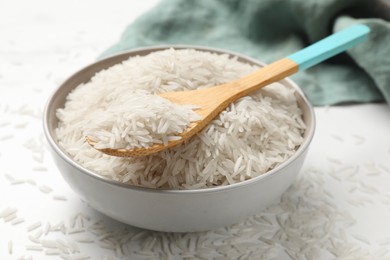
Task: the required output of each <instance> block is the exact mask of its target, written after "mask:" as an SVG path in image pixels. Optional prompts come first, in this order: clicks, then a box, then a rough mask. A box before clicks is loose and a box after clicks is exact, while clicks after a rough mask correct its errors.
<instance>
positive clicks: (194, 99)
mask: <svg viewBox="0 0 390 260" xmlns="http://www.w3.org/2000/svg"><path fill="white" fill-rule="evenodd" d="M369 31H370V29H369V28H368V27H367V26H365V25H354V26H352V27H349V28H347V29H344V30H342V31H340V32H337V33H335V34H332V35H330V36H328V37H326V38H324V39H323V40H321V41H319V42H317V43H314V44H312V45H310V46H308V47H306V48H304V49H302V50H300V51H298V52H296V53H294V54H292V55H289V56H287V57H286V58H283V59H281V60H278V61H276V62H274V63H271V64H270V65H267V66H265V67H263V68H260V69H258V70H257V71H255V72H253V73H251V74H249V75H247V76H245V77H243V78H241V79H239V80H236V81H233V82H229V83H226V84H223V85H219V86H215V87H212V88H207V89H197V90H190V91H180V92H170V93H162V94H159V96H161V97H164V98H166V99H168V100H170V101H171V102H173V103H177V104H181V105H185V104H191V105H196V106H198V107H199V109H196V110H195V112H196V113H198V114H199V115H200V116H201V117H202V119H201V120H199V121H196V122H192V123H191V124H190V125H189V126H188V128H187V129H186V130H185V131H184V132H183V133H179V134H178V136H181V137H182V138H181V139H180V140H175V141H170V142H168V144H167V145H163V144H154V145H152V146H150V147H147V148H134V149H98V150H99V151H101V152H103V153H106V154H108V155H113V156H119V157H132V156H146V155H150V154H153V153H157V152H159V151H162V150H165V149H168V148H171V147H173V146H175V145H178V144H180V143H182V142H184V141H186V140H188V139H189V138H190V137H192V136H193V135H195V134H196V133H198V132H199V131H201V130H202V129H203V128H204V127H205V126H207V125H208V124H209V123H210V122H211V121H212V120H213V119H214V118H215V117H216V116H217V115H218V114H219V113H220V112H222V111H223V110H224V109H225V108H226V107H228V106H229V104H231V103H233V102H234V101H236V100H237V99H239V98H241V97H243V96H246V95H249V94H251V93H253V92H254V91H256V90H258V89H260V88H262V87H264V86H266V85H269V84H270V83H273V82H276V81H279V80H282V79H284V78H285V77H287V76H290V75H292V74H294V73H296V72H298V71H300V70H304V69H307V68H309V67H311V66H313V65H315V64H318V63H320V62H322V61H324V60H326V59H328V58H330V57H332V56H334V55H336V54H338V53H340V52H343V51H345V50H347V49H349V48H351V47H353V46H355V45H357V44H358V43H361V42H363V41H364V40H365V39H366V38H367V35H368V33H369ZM86 140H87V142H88V143H89V144H90V145H91V146H94V145H95V144H96V143H95V142H94V141H93V139H92V138H91V137H89V136H87V137H86Z"/></svg>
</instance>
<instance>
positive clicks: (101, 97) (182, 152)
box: [56, 49, 305, 189]
mask: <svg viewBox="0 0 390 260" xmlns="http://www.w3.org/2000/svg"><path fill="white" fill-rule="evenodd" d="M255 69H256V67H254V66H251V65H249V64H245V63H242V62H239V61H237V58H232V57H229V55H220V54H214V53H209V52H203V51H197V50H192V49H182V50H174V49H168V50H163V51H158V52H154V53H151V54H149V55H147V56H141V57H140V56H137V57H131V58H129V59H128V60H126V61H123V62H122V63H121V64H117V65H115V66H113V67H111V68H108V69H106V70H103V71H100V72H98V73H97V74H96V75H95V76H94V77H93V78H92V79H91V80H90V81H89V82H88V83H85V84H82V85H80V86H78V87H77V88H76V89H75V90H74V91H72V92H71V93H70V94H69V95H68V97H67V101H66V104H65V107H64V108H61V109H58V111H57V117H58V118H59V125H58V128H57V129H56V135H57V138H58V140H59V142H60V145H61V146H62V147H63V149H65V150H66V152H67V153H68V154H69V155H70V156H71V157H73V159H74V160H75V161H77V162H79V163H80V164H81V165H83V166H84V167H86V168H88V169H90V170H92V171H94V172H97V173H99V174H101V175H103V176H105V177H108V178H110V179H113V180H116V181H119V182H124V183H128V184H131V185H137V186H143V187H151V188H168V189H197V188H207V187H214V186H220V185H229V184H233V183H237V182H241V181H244V180H247V179H250V178H253V177H255V176H259V175H261V174H264V173H265V172H267V171H269V170H271V169H273V168H274V167H276V166H277V165H279V164H281V163H282V162H284V161H285V160H287V159H288V158H289V157H290V156H291V155H293V154H294V153H295V151H296V149H297V148H298V147H299V145H300V144H301V143H302V141H303V137H302V134H303V132H304V129H305V124H304V122H303V120H302V111H301V109H300V108H299V107H298V104H297V100H296V97H295V95H294V90H293V89H289V88H286V87H284V86H283V85H281V84H279V83H274V84H271V85H269V86H267V87H265V88H263V89H261V90H259V91H257V92H256V93H254V94H252V95H250V96H246V97H243V98H241V99H239V100H238V101H237V102H235V103H234V104H231V105H230V106H229V107H228V108H227V109H226V110H225V111H223V112H222V113H221V114H220V115H219V116H217V117H216V118H215V120H213V121H212V123H211V124H210V125H208V126H207V127H206V128H205V129H204V130H203V131H202V132H200V133H199V134H198V135H197V136H195V137H193V138H191V139H190V140H188V141H186V142H185V143H183V144H181V145H178V146H176V147H174V148H172V149H168V150H166V151H162V152H159V153H157V154H154V155H150V156H147V157H134V158H119V157H113V156H108V155H105V154H103V153H101V152H98V151H96V150H95V149H94V148H92V147H91V146H90V145H89V144H88V143H86V141H85V136H86V135H87V134H88V133H89V134H91V133H93V134H95V136H99V135H100V137H99V138H100V139H101V141H102V144H101V145H102V146H104V145H106V146H110V145H111V146H116V147H118V146H120V145H124V143H121V142H123V140H124V139H125V137H124V136H126V133H124V131H125V130H126V131H127V133H131V134H132V135H134V136H132V137H131V138H130V139H127V142H130V143H128V145H130V146H149V145H150V143H151V142H152V143H153V142H158V141H157V140H160V141H164V142H166V141H167V138H168V139H169V138H172V136H174V133H175V131H176V132H177V130H179V131H180V129H181V130H183V129H184V128H185V126H186V125H187V124H188V123H189V121H191V120H196V115H194V114H193V113H192V111H191V107H180V106H177V105H174V104H172V103H170V102H165V101H164V100H161V98H159V97H154V96H153V94H156V93H161V92H169V91H181V90H187V89H197V88H208V87H211V86H215V85H218V84H222V83H225V82H228V81H232V80H236V79H238V78H240V77H242V76H244V75H246V74H248V73H250V72H252V71H253V70H255ZM128 100H130V101H128ZM156 102H157V103H156ZM156 104H158V105H157V106H156ZM156 107H159V109H155V108H156ZM132 111H134V113H132ZM167 111H169V113H168V112H167ZM167 114H168V115H169V116H167ZM161 128H163V131H161ZM99 129H100V130H102V131H100V130H99ZM99 131H100V132H99ZM162 139H164V140H162Z"/></svg>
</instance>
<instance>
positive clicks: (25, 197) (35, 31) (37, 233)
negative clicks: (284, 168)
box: [0, 0, 390, 260]
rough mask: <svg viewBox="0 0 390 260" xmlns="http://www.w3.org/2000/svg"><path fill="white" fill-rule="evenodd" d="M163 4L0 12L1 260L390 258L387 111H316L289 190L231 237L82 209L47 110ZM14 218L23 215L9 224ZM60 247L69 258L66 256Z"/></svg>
mask: <svg viewBox="0 0 390 260" xmlns="http://www.w3.org/2000/svg"><path fill="white" fill-rule="evenodd" d="M156 2H157V1H151V0H143V1H126V0H114V1H109V2H108V1H76V0H68V1H61V2H60V1H50V0H37V1H27V0H25V1H21V0H16V1H1V2H0V147H1V150H0V259H2V260H3V259H62V258H61V257H63V258H64V259H68V258H66V257H69V256H71V257H73V258H69V259H158V258H162V259H211V258H213V259H228V258H229V257H228V256H230V258H232V259H261V257H263V259H335V258H336V257H338V258H337V259H390V223H389V219H390V135H389V130H390V108H389V106H388V105H385V104H367V105H350V106H340V107H330V108H316V109H315V112H316V117H317V129H316V133H315V137H314V140H313V143H312V146H311V149H310V151H309V154H308V157H307V160H306V162H305V164H304V167H303V169H302V171H301V173H300V175H299V178H298V179H297V180H296V182H295V183H294V185H293V187H292V188H291V189H290V190H289V191H288V192H287V193H286V194H285V195H284V196H283V200H282V202H281V203H280V204H276V205H273V206H271V207H270V208H269V209H266V210H264V212H261V213H259V215H257V216H255V217H252V218H250V219H248V220H247V221H244V222H242V223H238V224H237V225H234V226H232V227H227V228H221V229H219V230H216V231H210V232H203V233H192V234H165V233H158V232H152V231H145V230H141V229H137V228H134V227H129V226H126V225H124V224H121V223H118V222H116V221H113V220H111V219H109V218H107V217H105V216H103V215H101V214H100V213H98V212H96V211H95V210H94V209H92V208H90V207H89V206H88V205H87V204H86V203H84V202H82V201H81V200H80V199H79V197H78V196H77V194H75V193H74V192H73V191H72V190H71V189H70V187H69V186H68V185H67V184H66V183H65V181H64V180H63V179H62V177H61V175H60V174H59V172H58V170H57V168H56V166H55V165H54V163H53V161H52V158H51V156H50V154H49V153H48V151H47V149H46V143H45V140H44V138H43V133H42V122H41V114H42V109H43V106H44V104H45V102H46V100H47V98H48V95H49V94H50V93H51V92H52V91H53V90H54V88H55V87H56V86H58V84H59V83H61V82H62V81H63V80H64V79H66V77H68V76H69V75H70V74H72V73H73V72H75V71H76V70H78V69H80V68H82V67H83V66H85V65H87V64H89V63H91V62H93V61H94V60H96V58H97V56H98V55H99V54H100V53H102V52H103V51H104V50H105V49H106V48H108V47H109V46H111V45H112V44H114V43H115V42H116V41H118V39H119V36H120V34H121V32H122V31H123V30H124V28H125V26H126V25H128V24H129V23H130V22H131V21H132V20H133V19H134V18H136V17H137V16H139V15H140V14H142V13H143V12H144V11H145V10H147V9H148V8H150V7H152V6H153V5H155V4H156ZM7 211H8V213H9V212H11V211H14V212H15V213H14V214H13V215H12V214H10V215H9V216H8V217H1V212H3V213H4V212H7ZM7 215H8V214H7ZM78 227H83V228H81V229H80V230H78V229H77V228H78ZM34 240H38V242H39V243H36V242H34ZM53 241H54V242H53ZM41 244H43V247H40V245H41ZM61 245H62V246H66V247H67V248H73V249H72V250H70V252H69V253H70V254H62V256H61V255H60V254H58V253H59V251H58V248H61ZM191 256H193V258H191ZM196 257H198V258H196ZM202 257H203V258H202ZM239 257H241V258H239Z"/></svg>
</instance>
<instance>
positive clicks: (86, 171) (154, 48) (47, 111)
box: [42, 44, 316, 194]
mask: <svg viewBox="0 0 390 260" xmlns="http://www.w3.org/2000/svg"><path fill="white" fill-rule="evenodd" d="M171 48H173V49H195V50H199V51H206V52H213V53H218V54H228V55H229V56H233V57H237V58H239V59H242V60H245V61H246V62H248V63H252V64H255V65H259V66H264V65H266V63H264V62H262V61H259V60H257V59H254V58H252V57H249V56H247V55H244V54H241V53H238V52H234V51H230V50H226V49H222V48H214V47H208V46H202V45H185V44H168V45H153V46H146V47H139V48H133V49H130V50H127V51H122V52H118V53H116V54H113V55H109V56H105V57H103V58H101V59H98V60H97V61H95V62H93V63H90V64H88V65H86V66H84V67H82V68H81V69H79V70H77V71H76V72H74V73H73V74H71V75H70V76H69V77H67V78H66V79H65V80H64V81H63V82H62V83H61V84H60V85H59V86H58V87H56V88H55V89H54V90H53V91H52V93H51V94H50V95H49V97H48V100H47V101H46V104H45V106H44V110H43V120H42V121H43V130H44V135H45V137H46V140H47V141H48V143H49V145H50V147H51V148H52V149H53V150H54V152H55V153H57V155H58V156H59V157H60V158H61V159H62V160H65V161H66V163H68V164H70V165H72V166H73V167H75V168H76V169H77V170H78V171H79V172H80V173H82V174H85V175H87V176H88V177H92V178H94V179H95V180H98V181H102V182H104V183H106V184H110V185H114V186H117V187H119V188H125V189H130V190H135V191H141V192H147V193H155V192H157V193H160V194H204V193H213V192H222V191H223V192H224V191H228V190H232V189H237V188H242V187H243V186H247V185H253V184H254V183H256V182H259V181H261V180H263V179H267V178H273V177H274V176H275V175H277V174H279V173H281V170H282V169H284V168H286V167H287V166H288V165H290V164H291V163H292V162H293V161H294V160H295V159H297V158H298V157H299V156H301V155H302V153H304V152H305V151H306V150H307V149H308V147H309V145H310V143H311V141H312V139H313V136H314V132H315V127H316V119H315V113H314V108H313V106H312V104H311V103H310V102H309V100H308V98H307V97H306V95H305V93H304V92H303V91H302V89H301V88H300V87H299V86H298V85H297V84H296V83H295V82H294V81H292V80H291V79H290V78H289V77H286V78H285V79H283V80H281V81H279V82H286V83H287V84H289V85H291V86H292V87H293V88H294V90H295V91H296V92H297V93H298V94H299V96H300V98H301V99H302V101H303V103H304V104H305V105H306V107H307V114H308V115H309V118H310V122H311V125H310V126H307V127H306V130H305V135H306V136H305V138H304V140H303V143H302V144H301V145H300V146H299V148H298V149H297V150H296V152H295V153H294V154H293V155H292V156H290V157H289V158H288V159H287V160H286V161H284V162H283V163H281V164H280V165H278V166H277V167H275V168H273V169H271V170H269V171H267V172H265V173H264V174H262V175H259V176H256V177H253V178H251V179H248V180H245V181H242V182H238V183H234V184H229V185H224V186H216V187H208V188H200V189H156V188H148V187H142V186H136V185H131V184H126V183H122V182H119V181H115V180H112V179H109V178H107V177H105V176H102V175H100V174H98V173H96V172H94V171H92V170H90V169H87V168H85V167H84V166H82V165H81V164H79V163H78V162H76V161H75V160H73V159H72V158H71V157H70V156H69V155H68V154H67V153H66V152H65V151H64V150H63V149H62V148H61V147H60V146H59V145H58V142H57V141H56V140H55V138H54V136H53V135H52V133H53V134H54V129H53V131H50V127H49V120H50V119H49V114H50V108H51V106H52V103H53V100H54V98H55V97H56V94H57V92H59V90H60V89H62V88H64V87H65V86H66V85H67V82H68V81H69V80H71V79H72V78H74V77H76V76H77V75H80V74H82V73H83V72H85V71H86V70H89V69H92V68H93V67H95V66H96V65H97V64H101V63H104V62H106V61H108V60H110V59H115V58H119V57H120V56H128V57H129V58H130V57H133V56H137V55H140V54H137V53H139V52H146V53H147V54H148V53H151V52H155V51H161V50H165V49H171ZM147 54H146V55H147ZM107 68H109V67H107ZM97 72H98V71H97ZM75 87H76V86H75ZM306 131H308V132H307V133H306Z"/></svg>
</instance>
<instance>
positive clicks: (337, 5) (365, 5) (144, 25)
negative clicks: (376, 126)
mask: <svg viewBox="0 0 390 260" xmlns="http://www.w3.org/2000/svg"><path fill="white" fill-rule="evenodd" d="M389 20H390V1H389V0H257V1H255V0H163V1H161V2H160V3H159V4H158V5H157V6H156V7H155V8H153V9H152V10H150V11H149V12H147V13H146V14H144V15H143V16H141V17H140V18H139V19H137V20H136V21H135V22H133V23H132V24H131V25H130V26H129V27H128V28H127V29H126V30H125V32H124V33H123V35H122V37H121V39H120V41H119V42H118V43H117V44H115V45H114V46H113V47H111V48H110V49H108V50H107V51H106V52H105V53H103V55H102V57H105V56H109V55H112V54H115V53H118V52H122V51H126V50H130V49H132V48H135V47H142V46H151V45H161V44H195V45H203V46H211V47H218V48H223V49H228V50H232V51H235V52H239V53H242V54H246V55H249V56H252V57H254V58H256V59H258V60H261V61H264V62H266V63H270V62H272V61H275V60H277V59H279V58H283V57H285V56H287V55H289V54H291V53H293V52H295V51H297V50H299V49H301V48H303V47H305V46H307V45H308V44H310V43H313V42H315V41H318V40H320V39H322V38H323V37H325V36H327V35H329V34H331V33H333V32H336V31H339V30H341V29H343V28H345V27H348V26H350V25H352V24H356V23H363V24H366V25H368V26H369V27H370V28H371V30H372V32H371V33H370V36H369V39H368V40H367V41H365V42H364V43H362V44H360V45H359V46H356V47H354V48H353V49H351V50H349V51H348V52H347V53H344V54H340V55H338V56H336V57H334V58H332V59H330V60H328V61H327V62H324V63H322V64H320V65H317V66H315V67H313V68H310V69H308V70H306V71H302V72H299V73H298V74H296V75H294V76H292V78H293V79H294V80H295V81H296V82H297V83H298V84H299V85H300V86H301V87H302V89H303V90H304V92H305V93H306V95H307V96H308V98H309V99H310V101H311V102H312V103H313V104H314V105H317V106H319V105H334V104H340V103H350V102H378V101H386V102H388V103H390V22H389Z"/></svg>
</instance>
